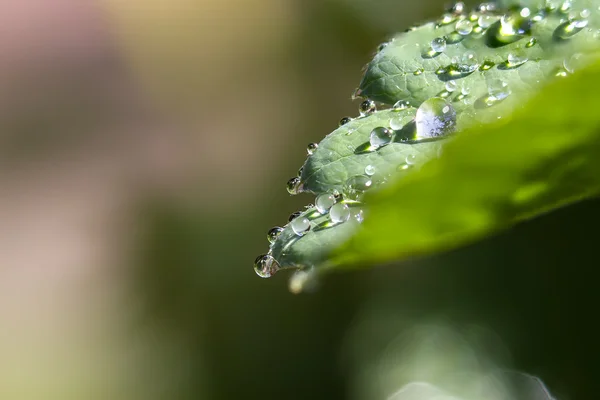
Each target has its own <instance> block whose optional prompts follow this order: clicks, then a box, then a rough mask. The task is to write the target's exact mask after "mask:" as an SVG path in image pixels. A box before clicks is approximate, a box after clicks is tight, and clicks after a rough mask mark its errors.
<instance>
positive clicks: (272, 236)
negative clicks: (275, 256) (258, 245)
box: [267, 226, 283, 243]
mask: <svg viewBox="0 0 600 400" xmlns="http://www.w3.org/2000/svg"><path fill="white" fill-rule="evenodd" d="M281 232H283V228H281V227H279V226H275V227H273V228H271V229H270V230H269V232H267V240H268V241H269V243H273V242H274V241H275V240H277V237H278V236H279V235H280V234H281Z"/></svg>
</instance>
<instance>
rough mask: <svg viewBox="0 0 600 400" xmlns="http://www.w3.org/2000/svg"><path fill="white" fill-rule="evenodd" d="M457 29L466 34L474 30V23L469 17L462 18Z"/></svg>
mask: <svg viewBox="0 0 600 400" xmlns="http://www.w3.org/2000/svg"><path fill="white" fill-rule="evenodd" d="M455 29H456V32H458V33H459V34H460V35H463V36H466V35H468V34H470V33H471V32H473V24H472V23H471V21H469V20H468V19H461V20H460V21H458V22H457V23H456V26H455Z"/></svg>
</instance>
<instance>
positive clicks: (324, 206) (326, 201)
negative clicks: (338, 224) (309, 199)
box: [315, 193, 335, 214]
mask: <svg viewBox="0 0 600 400" xmlns="http://www.w3.org/2000/svg"><path fill="white" fill-rule="evenodd" d="M334 204H335V196H334V195H333V194H330V193H322V194H320V195H318V196H317V198H316V200H315V207H317V211H319V212H320V213H321V214H327V213H328V212H329V209H330V208H331V207H332V206H333V205H334Z"/></svg>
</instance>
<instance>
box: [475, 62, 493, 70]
mask: <svg viewBox="0 0 600 400" xmlns="http://www.w3.org/2000/svg"><path fill="white" fill-rule="evenodd" d="M493 67H494V63H493V62H491V61H489V60H485V61H484V62H483V63H482V64H481V66H480V67H479V70H480V71H487V70H488V69H492V68H493Z"/></svg>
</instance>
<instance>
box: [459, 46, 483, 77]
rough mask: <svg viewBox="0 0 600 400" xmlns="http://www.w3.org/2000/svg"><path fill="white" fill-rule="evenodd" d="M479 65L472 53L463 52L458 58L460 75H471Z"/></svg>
mask: <svg viewBox="0 0 600 400" xmlns="http://www.w3.org/2000/svg"><path fill="white" fill-rule="evenodd" d="M478 66H479V63H478V62H477V55H476V54H475V52H473V51H470V50H469V51H465V52H464V53H463V55H462V56H461V57H460V61H459V64H458V69H459V71H460V72H462V73H465V74H466V73H471V72H473V71H475V70H476V69H477V67H478Z"/></svg>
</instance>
